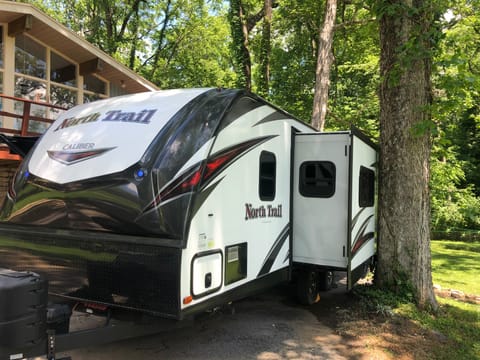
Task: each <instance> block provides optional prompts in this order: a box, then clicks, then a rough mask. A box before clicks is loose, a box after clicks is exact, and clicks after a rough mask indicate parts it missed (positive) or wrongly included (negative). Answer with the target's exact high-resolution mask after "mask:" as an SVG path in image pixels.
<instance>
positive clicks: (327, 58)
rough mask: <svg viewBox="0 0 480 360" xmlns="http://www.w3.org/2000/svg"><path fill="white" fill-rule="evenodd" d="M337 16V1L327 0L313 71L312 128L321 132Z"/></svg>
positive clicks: (325, 110)
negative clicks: (314, 69)
mask: <svg viewBox="0 0 480 360" xmlns="http://www.w3.org/2000/svg"><path fill="white" fill-rule="evenodd" d="M336 15H337V0H327V6H326V11H325V20H324V22H323V26H322V29H321V31H320V37H319V39H318V42H319V44H318V58H317V68H316V71H315V95H314V98H313V113H312V126H313V127H314V128H315V129H317V130H319V131H323V129H324V127H325V117H326V115H327V103H328V89H329V87H330V68H331V67H332V63H333V53H332V43H333V33H334V25H335V17H336Z"/></svg>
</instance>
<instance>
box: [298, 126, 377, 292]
mask: <svg viewBox="0 0 480 360" xmlns="http://www.w3.org/2000/svg"><path fill="white" fill-rule="evenodd" d="M294 142H295V143H294V166H293V168H294V170H293V179H294V181H293V183H294V186H293V189H292V192H293V262H294V265H296V266H297V267H299V268H303V269H304V270H305V269H306V270H307V271H306V274H308V272H309V270H312V271H316V272H318V276H320V277H322V276H324V277H326V278H323V279H322V278H320V279H319V280H320V281H321V282H323V286H324V287H328V286H329V284H328V281H331V280H332V279H331V278H329V277H328V274H331V272H332V271H335V270H341V271H346V272H347V284H348V285H347V286H348V289H351V287H352V286H353V284H354V283H355V282H357V281H358V279H359V278H360V277H363V276H364V275H365V274H366V270H368V267H369V265H371V263H372V261H373V259H374V255H375V251H376V243H375V239H376V237H375V229H376V211H375V209H376V207H375V203H376V185H375V183H376V182H375V178H376V166H377V151H376V147H375V145H374V144H373V143H372V142H371V141H370V140H369V139H368V138H366V137H365V136H364V135H363V134H362V133H360V132H359V131H358V130H355V129H354V130H352V131H348V132H332V133H314V134H305V133H297V134H295V136H294ZM303 276H305V273H304V274H303Z"/></svg>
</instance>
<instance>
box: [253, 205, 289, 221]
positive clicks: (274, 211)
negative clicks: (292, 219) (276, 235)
mask: <svg viewBox="0 0 480 360" xmlns="http://www.w3.org/2000/svg"><path fill="white" fill-rule="evenodd" d="M281 217H282V205H281V204H279V205H276V206H273V205H267V206H265V205H261V206H257V207H254V206H252V204H245V220H253V219H261V218H281Z"/></svg>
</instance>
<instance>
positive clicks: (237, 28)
mask: <svg viewBox="0 0 480 360" xmlns="http://www.w3.org/2000/svg"><path fill="white" fill-rule="evenodd" d="M229 21H230V28H231V31H232V40H233V41H232V47H233V54H234V62H235V66H236V70H237V72H239V75H240V76H239V79H238V80H237V86H238V87H240V88H245V89H247V90H249V91H250V90H251V89H252V64H251V60H250V50H249V48H248V34H249V27H248V19H247V16H246V14H245V13H244V9H243V5H242V1H241V0H230V12H229Z"/></svg>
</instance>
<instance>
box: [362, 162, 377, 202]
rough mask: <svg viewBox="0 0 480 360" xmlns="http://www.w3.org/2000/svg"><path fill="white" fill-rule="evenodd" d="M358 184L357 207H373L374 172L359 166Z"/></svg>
mask: <svg viewBox="0 0 480 360" xmlns="http://www.w3.org/2000/svg"><path fill="white" fill-rule="evenodd" d="M358 184H359V185H358V205H359V206H360V207H371V206H373V205H374V203H375V172H374V171H373V170H370V169H368V168H366V167H364V166H360V179H359V182H358Z"/></svg>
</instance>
